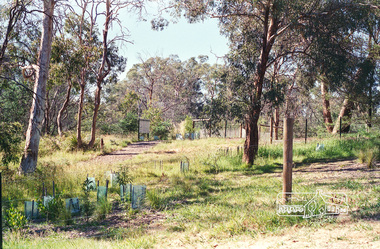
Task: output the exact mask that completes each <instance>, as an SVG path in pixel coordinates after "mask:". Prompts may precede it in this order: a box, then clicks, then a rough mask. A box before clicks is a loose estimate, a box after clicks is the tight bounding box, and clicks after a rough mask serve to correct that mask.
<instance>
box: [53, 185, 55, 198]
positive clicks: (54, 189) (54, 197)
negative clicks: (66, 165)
mask: <svg viewBox="0 0 380 249" xmlns="http://www.w3.org/2000/svg"><path fill="white" fill-rule="evenodd" d="M53 197H54V198H55V185H54V181H53Z"/></svg>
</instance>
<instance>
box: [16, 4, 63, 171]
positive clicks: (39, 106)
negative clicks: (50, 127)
mask: <svg viewBox="0 0 380 249" xmlns="http://www.w3.org/2000/svg"><path fill="white" fill-rule="evenodd" d="M55 4H56V1H55V0H44V1H43V14H42V15H43V19H42V32H41V42H40V49H39V53H38V60H37V65H35V66H34V70H35V84H34V89H33V102H32V107H31V110H30V118H29V125H28V130H27V132H26V144H25V149H24V154H23V156H22V159H21V163H20V167H19V172H20V173H23V174H26V173H32V172H34V171H35V169H36V167H37V158H38V148H39V142H40V136H41V132H40V130H41V122H42V119H43V116H44V109H43V108H44V105H45V99H44V97H45V94H46V83H47V80H48V77H49V64H50V54H51V44H52V41H53V16H54V9H55Z"/></svg>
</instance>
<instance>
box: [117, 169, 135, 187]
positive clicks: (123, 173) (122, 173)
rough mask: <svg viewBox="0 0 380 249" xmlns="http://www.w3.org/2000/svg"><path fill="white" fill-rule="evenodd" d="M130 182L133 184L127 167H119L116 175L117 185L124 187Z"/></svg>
mask: <svg viewBox="0 0 380 249" xmlns="http://www.w3.org/2000/svg"><path fill="white" fill-rule="evenodd" d="M132 182H133V178H132V175H131V173H130V172H129V168H128V166H120V167H119V171H118V175H117V183H118V184H119V185H126V184H128V183H132Z"/></svg>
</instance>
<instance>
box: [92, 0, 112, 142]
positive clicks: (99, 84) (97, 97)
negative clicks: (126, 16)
mask: <svg viewBox="0 0 380 249" xmlns="http://www.w3.org/2000/svg"><path fill="white" fill-rule="evenodd" d="M110 8H111V3H110V0H107V1H106V20H105V23H104V30H103V55H102V63H101V65H100V67H99V69H98V73H97V77H96V85H97V88H96V92H95V103H94V114H93V117H92V126H91V140H90V142H89V143H88V146H89V147H90V148H91V147H93V146H94V144H95V137H96V119H97V116H98V111H99V106H100V92H101V90H102V83H103V80H104V79H105V78H106V77H107V75H108V74H109V72H110V63H109V60H108V57H107V52H108V43H107V36H108V28H109V25H110V23H111V15H112V13H111V11H110ZM106 66H107V68H106Z"/></svg>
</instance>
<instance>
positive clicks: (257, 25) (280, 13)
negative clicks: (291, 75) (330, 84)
mask: <svg viewBox="0 0 380 249" xmlns="http://www.w3.org/2000/svg"><path fill="white" fill-rule="evenodd" d="M324 2H325V1H317V0H315V1H303V0H298V1H283V0H265V1H260V0H259V1H241V0H239V1H238V0H236V1H235V0H234V1H196V0H194V1H181V4H180V5H179V7H180V8H181V9H184V10H185V15H186V16H187V17H188V18H189V19H190V21H197V20H200V19H203V18H206V17H213V18H218V19H219V21H220V27H221V31H222V32H223V33H224V34H225V35H226V36H227V37H228V38H229V40H230V45H231V48H232V53H233V54H234V56H233V57H232V61H231V63H232V64H233V65H235V66H236V68H237V70H238V71H240V77H239V79H238V81H240V84H241V86H244V87H241V88H240V89H241V92H240V93H239V94H241V96H242V99H244V102H245V104H246V105H245V118H244V121H245V129H246V134H247V136H246V140H245V144H244V154H243V162H245V163H247V164H253V162H254V159H255V156H256V154H257V151H258V120H259V117H260V113H261V108H262V98H263V84H264V80H265V77H266V72H267V68H268V67H269V66H270V65H271V64H272V63H274V62H275V61H276V60H277V59H278V57H281V56H282V55H279V56H277V57H274V53H273V52H274V50H275V48H276V47H281V45H287V47H286V50H285V51H284V54H289V53H296V52H297V43H298V42H299V41H300V40H301V39H300V34H299V33H297V32H296V31H295V30H296V29H297V27H299V26H300V25H305V22H306V20H307V18H308V17H309V16H310V15H314V14H315V13H317V12H318V8H319V7H320V6H321V4H323V3H324Z"/></svg>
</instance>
